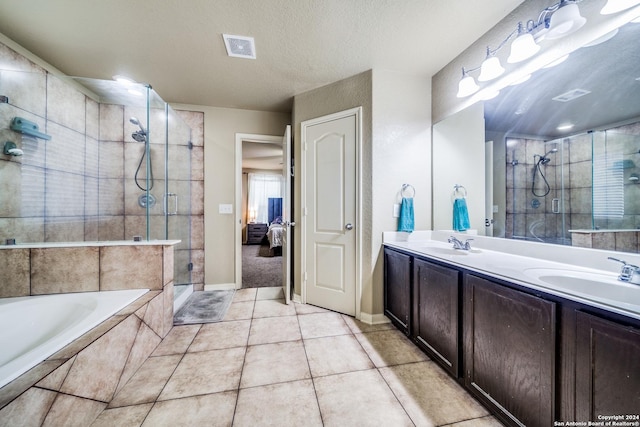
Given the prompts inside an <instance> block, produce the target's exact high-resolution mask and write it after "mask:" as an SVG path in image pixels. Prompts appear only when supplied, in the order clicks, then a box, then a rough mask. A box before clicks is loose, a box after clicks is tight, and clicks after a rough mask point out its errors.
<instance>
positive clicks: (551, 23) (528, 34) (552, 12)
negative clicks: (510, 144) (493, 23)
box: [457, 0, 640, 98]
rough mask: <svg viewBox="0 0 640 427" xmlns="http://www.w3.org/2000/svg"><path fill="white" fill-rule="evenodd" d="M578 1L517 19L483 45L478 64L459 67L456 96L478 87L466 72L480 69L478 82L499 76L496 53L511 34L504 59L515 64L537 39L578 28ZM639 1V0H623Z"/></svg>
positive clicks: (537, 48) (565, 1) (525, 56)
mask: <svg viewBox="0 0 640 427" xmlns="http://www.w3.org/2000/svg"><path fill="white" fill-rule="evenodd" d="M581 1H582V0H560V1H559V2H558V3H555V4H554V5H552V6H549V7H547V8H545V9H543V10H542V11H541V12H540V14H539V16H538V19H537V20H535V21H534V20H529V21H527V22H526V24H523V23H522V22H518V26H517V28H516V29H515V30H513V31H512V32H511V33H510V34H508V35H507V37H505V39H504V40H503V41H502V42H501V43H500V44H499V45H498V47H497V48H495V49H493V50H492V49H490V48H489V47H487V55H486V57H485V59H484V61H483V62H482V64H481V65H480V66H479V67H475V68H464V67H463V69H462V79H461V80H460V82H459V84H458V94H457V96H458V98H464V97H467V96H470V95H472V94H474V93H476V92H477V91H478V90H479V87H478V85H477V84H476V82H475V80H474V78H473V77H472V76H470V75H469V73H471V72H473V71H476V70H480V75H479V76H478V81H480V82H486V81H489V80H493V79H495V78H497V77H499V76H501V75H502V74H503V73H504V71H505V69H504V67H502V65H501V64H500V59H499V58H498V57H497V56H496V53H497V52H498V51H499V50H500V49H502V47H504V46H505V45H506V44H507V42H509V41H510V40H511V39H513V38H514V37H515V39H514V40H513V42H512V43H511V52H510V54H509V56H508V58H507V62H508V63H510V64H515V63H518V62H521V61H524V60H526V59H529V58H531V57H532V56H534V55H535V54H536V53H538V52H539V51H540V45H539V44H538V41H540V40H542V39H543V38H548V39H557V38H560V37H564V36H566V35H568V34H571V33H573V32H575V31H577V30H578V29H580V28H581V27H582V26H583V25H584V24H585V22H586V21H587V20H586V18H584V17H583V16H581V15H580V10H579V8H578V4H577V3H579V2H581ZM620 1H622V0H620ZM624 1H634V2H640V0H624Z"/></svg>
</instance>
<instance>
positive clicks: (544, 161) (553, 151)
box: [536, 147, 558, 165]
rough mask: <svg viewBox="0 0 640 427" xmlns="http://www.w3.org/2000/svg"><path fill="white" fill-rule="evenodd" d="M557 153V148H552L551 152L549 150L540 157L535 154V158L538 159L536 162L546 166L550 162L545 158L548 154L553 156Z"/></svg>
mask: <svg viewBox="0 0 640 427" xmlns="http://www.w3.org/2000/svg"><path fill="white" fill-rule="evenodd" d="M557 152H558V148H557V147H554V148H552V149H551V150H549V151H547V152H546V153H544V155H542V156H541V155H539V154H536V156H538V157H540V159H539V160H538V163H542V164H543V165H546V164H547V163H549V162H550V161H551V159H550V158H548V157H547V156H548V155H549V154H555V153H557Z"/></svg>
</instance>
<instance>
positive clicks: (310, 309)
mask: <svg viewBox="0 0 640 427" xmlns="http://www.w3.org/2000/svg"><path fill="white" fill-rule="evenodd" d="M293 306H294V307H295V308H296V313H298V314H312V313H330V311H329V310H327V309H326V308H322V307H316V306H315V305H311V304H300V303H297V302H296V303H294V304H293Z"/></svg>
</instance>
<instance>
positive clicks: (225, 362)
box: [158, 347, 245, 400]
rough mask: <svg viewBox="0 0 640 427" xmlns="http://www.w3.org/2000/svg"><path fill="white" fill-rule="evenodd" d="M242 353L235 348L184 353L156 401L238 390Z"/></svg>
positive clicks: (242, 350)
mask: <svg viewBox="0 0 640 427" xmlns="http://www.w3.org/2000/svg"><path fill="white" fill-rule="evenodd" d="M244 353H245V348H244V347H236V348H228V349H224V350H211V351H202V352H198V353H187V354H185V355H184V358H183V359H182V361H181V362H180V364H179V365H178V367H177V368H176V371H175V372H174V373H173V375H172V376H171V379H169V382H168V383H167V385H166V386H165V388H164V390H162V393H160V397H159V398H158V400H169V399H176V398H179V397H187V396H196V395H200V394H208V393H217V392H219V391H226V390H235V389H237V388H238V384H239V382H240V373H241V371H242V362H243V360H244Z"/></svg>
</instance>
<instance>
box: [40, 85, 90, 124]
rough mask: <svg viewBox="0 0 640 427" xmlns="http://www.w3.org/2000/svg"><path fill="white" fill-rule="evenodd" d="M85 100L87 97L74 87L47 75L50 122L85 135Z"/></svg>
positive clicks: (48, 115) (48, 116)
mask: <svg viewBox="0 0 640 427" xmlns="http://www.w3.org/2000/svg"><path fill="white" fill-rule="evenodd" d="M85 98H86V96H85V95H84V94H83V93H82V92H80V91H78V90H77V89H75V88H74V87H73V86H71V85H69V84H67V83H66V82H64V81H62V80H61V79H59V78H58V77H55V76H54V75H52V74H47V118H48V120H50V121H52V122H55V123H57V124H60V125H63V126H65V127H67V128H69V129H73V130H75V131H77V132H82V133H84V131H85ZM42 131H43V130H41V132H42Z"/></svg>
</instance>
